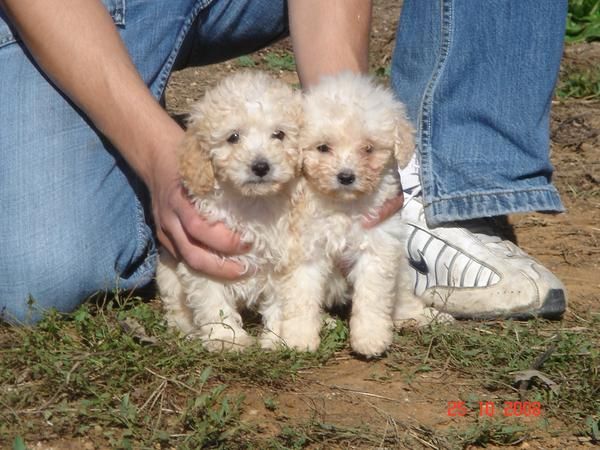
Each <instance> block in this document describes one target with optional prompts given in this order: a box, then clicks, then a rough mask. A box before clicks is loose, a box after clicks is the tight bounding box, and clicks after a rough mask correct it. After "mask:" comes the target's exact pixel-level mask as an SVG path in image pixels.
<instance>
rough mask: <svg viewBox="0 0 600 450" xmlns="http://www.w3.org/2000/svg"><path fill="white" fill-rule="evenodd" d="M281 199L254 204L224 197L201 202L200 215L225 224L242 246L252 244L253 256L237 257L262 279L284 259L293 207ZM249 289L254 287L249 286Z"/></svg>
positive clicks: (199, 203) (199, 206) (208, 198)
mask: <svg viewBox="0 0 600 450" xmlns="http://www.w3.org/2000/svg"><path fill="white" fill-rule="evenodd" d="M278 200H280V199H271V201H268V200H265V201H255V200H254V201H253V200H252V199H244V198H235V199H230V198H228V197H227V196H226V195H223V194H221V193H215V194H214V195H213V196H210V197H207V198H204V199H201V200H197V201H196V208H197V210H198V212H199V214H200V215H201V216H203V217H205V218H207V219H208V220H209V221H210V222H213V223H216V222H222V223H223V224H225V225H226V226H227V228H229V229H230V230H232V231H235V232H236V233H238V234H239V235H240V237H241V240H242V242H246V243H249V244H251V249H250V251H249V252H247V253H245V254H243V255H239V256H236V257H233V258H232V259H235V260H237V261H239V262H240V263H241V264H243V265H244V266H246V267H247V268H248V269H249V270H250V271H252V272H255V273H256V276H255V277H252V278H257V277H260V275H261V273H264V272H265V271H268V270H272V268H273V266H275V265H276V264H277V263H278V261H279V260H280V259H281V256H282V255H281V252H282V249H283V248H284V247H283V246H282V244H281V243H282V240H283V239H284V234H285V230H286V228H287V211H288V210H289V205H288V204H287V203H286V202H285V201H278ZM247 284H248V285H249V284H251V283H247Z"/></svg>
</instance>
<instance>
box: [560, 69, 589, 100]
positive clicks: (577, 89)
mask: <svg viewBox="0 0 600 450" xmlns="http://www.w3.org/2000/svg"><path fill="white" fill-rule="evenodd" d="M556 95H557V96H558V97H559V98H562V99H567V98H582V99H598V98H600V69H595V70H591V69H586V70H581V69H569V68H566V69H565V71H564V73H563V74H562V75H561V77H560V80H559V82H558V86H557V88H556Z"/></svg>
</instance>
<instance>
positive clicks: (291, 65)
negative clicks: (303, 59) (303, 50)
mask: <svg viewBox="0 0 600 450" xmlns="http://www.w3.org/2000/svg"><path fill="white" fill-rule="evenodd" d="M263 60H264V62H265V63H266V65H267V67H268V68H269V69H270V70H284V71H289V72H291V71H294V70H296V60H295V59H294V55H293V54H292V53H290V52H283V53H277V52H267V53H266V54H265V55H264V56H263Z"/></svg>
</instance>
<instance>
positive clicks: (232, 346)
mask: <svg viewBox="0 0 600 450" xmlns="http://www.w3.org/2000/svg"><path fill="white" fill-rule="evenodd" d="M203 328H204V329H203V330H202V332H200V333H194V334H190V335H189V337H190V338H199V339H201V340H202V345H203V346H204V348H206V349H207V350H208V351H210V352H222V351H238V352H239V351H242V350H244V349H245V348H246V347H249V346H250V345H252V343H253V339H252V336H250V335H249V334H248V333H246V331H244V330H243V329H242V328H233V327H231V326H227V325H221V324H215V325H211V326H210V330H206V328H208V327H203ZM207 331H208V332H207Z"/></svg>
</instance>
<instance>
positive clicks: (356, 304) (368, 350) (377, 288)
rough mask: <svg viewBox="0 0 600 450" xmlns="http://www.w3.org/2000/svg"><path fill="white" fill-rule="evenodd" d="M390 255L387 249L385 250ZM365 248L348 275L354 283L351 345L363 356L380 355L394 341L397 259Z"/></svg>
mask: <svg viewBox="0 0 600 450" xmlns="http://www.w3.org/2000/svg"><path fill="white" fill-rule="evenodd" d="M388 252H389V250H388ZM388 252H384V254H383V255H381V254H380V253H379V254H378V252H376V251H374V250H373V249H367V250H366V251H364V252H363V253H362V254H361V255H360V256H359V258H358V260H357V261H356V264H355V265H354V267H353V269H352V271H351V272H350V275H349V276H350V280H351V281H352V282H353V284H354V295H353V297H352V313H351V316H350V344H351V346H352V349H353V350H354V351H355V352H357V353H360V354H361V355H364V356H366V357H369V358H371V357H374V356H379V355H381V354H382V353H383V352H385V351H386V350H387V348H388V347H389V346H390V345H391V344H392V341H393V336H394V335H393V328H394V327H393V322H392V310H393V306H394V300H395V298H396V292H395V291H396V287H397V273H398V272H397V267H394V266H395V262H396V259H397V258H396V257H395V256H393V255H391V254H390V258H386V257H385V256H386V255H385V253H388Z"/></svg>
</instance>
